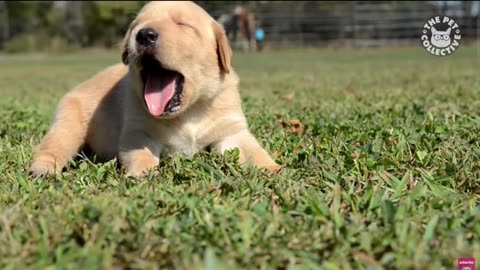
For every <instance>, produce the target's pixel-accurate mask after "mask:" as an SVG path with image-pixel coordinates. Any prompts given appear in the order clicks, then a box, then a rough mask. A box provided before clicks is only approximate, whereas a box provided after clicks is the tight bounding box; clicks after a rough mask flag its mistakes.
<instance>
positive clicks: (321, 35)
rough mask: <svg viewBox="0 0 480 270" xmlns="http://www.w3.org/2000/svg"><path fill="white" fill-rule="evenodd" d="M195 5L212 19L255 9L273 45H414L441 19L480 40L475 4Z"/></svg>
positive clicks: (475, 2)
mask: <svg viewBox="0 0 480 270" xmlns="http://www.w3.org/2000/svg"><path fill="white" fill-rule="evenodd" d="M198 2H199V4H200V5H203V6H204V7H205V8H206V9H207V10H208V11H209V12H210V14H212V15H213V16H214V17H215V18H218V17H219V16H220V15H221V14H222V13H225V12H226V11H228V9H229V8H233V7H234V6H235V5H237V4H243V5H245V6H247V8H249V9H250V10H255V12H254V13H255V17H256V19H257V23H260V25H261V27H262V28H263V29H264V31H265V36H266V42H268V43H269V44H270V45H271V46H281V45H295V46H328V45H333V46H349V47H364V46H391V45H410V44H418V43H419V42H420V36H421V31H422V27H423V25H424V24H425V23H426V21H427V20H428V19H429V18H431V17H434V16H439V15H445V16H449V17H452V18H454V19H455V21H456V22H457V23H458V24H459V25H460V29H461V34H462V40H467V41H468V40H478V39H479V37H480V32H479V29H480V27H479V26H480V19H479V15H478V13H479V11H478V9H479V5H480V4H479V1H457V2H453V1H435V2H433V1H432V2H422V1H418V2H417V1H406V2H397V1H375V2H373V1H349V2H344V1H330V2H329V1H327V2H314V1H311V2H310V1H299V2H274V3H272V2H271V1H260V2H255V3H240V2H237V3H228V2H225V3H224V5H225V7H224V8H223V9H219V8H215V7H209V6H208V2H207V1H198ZM217 2H218V1H217ZM262 2H263V3H262Z"/></svg>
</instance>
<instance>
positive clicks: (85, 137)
mask: <svg viewBox="0 0 480 270" xmlns="http://www.w3.org/2000/svg"><path fill="white" fill-rule="evenodd" d="M179 23H181V24H179ZM184 24H188V25H189V26H185V25H184ZM144 27H151V28H153V29H155V30H156V31H157V32H158V33H159V36H160V41H159V42H158V44H157V45H156V47H155V56H156V58H157V59H158V60H159V61H160V62H161V63H162V65H164V67H166V68H168V69H172V70H177V71H179V72H180V73H182V74H183V75H184V77H185V83H184V96H183V99H182V106H181V109H180V110H179V111H177V112H175V113H173V114H172V115H170V116H160V117H153V116H151V115H150V114H149V113H148V110H147V109H146V106H145V104H144V102H143V86H142V85H143V83H142V80H141V78H140V76H139V67H138V64H137V63H136V61H135V60H136V57H137V56H138V55H137V47H136V41H135V36H136V33H138V31H139V30H140V29H142V28H144ZM123 46H124V47H123V48H122V49H123V50H122V61H123V62H124V64H125V65H122V64H117V65H114V66H111V67H109V68H107V69H105V70H104V71H102V72H100V73H98V74H97V75H95V76H93V77H92V78H91V79H89V80H87V81H85V82H83V83H81V84H80V85H78V86H77V87H76V88H74V89H73V90H72V91H70V92H69V93H67V94H66V95H65V96H64V97H63V98H62V100H61V101H60V103H59V105H58V108H57V111H56V113H55V119H54V122H53V124H52V126H51V128H50V130H49V131H48V133H47V135H46V136H45V138H44V139H43V141H42V142H41V144H40V145H39V146H38V147H37V148H36V151H35V154H34V160H33V164H32V165H31V167H30V171H31V172H32V173H33V174H35V175H45V174H53V173H58V172H60V171H61V170H62V168H63V167H64V166H65V165H66V163H67V162H68V160H69V159H70V158H72V157H73V156H74V155H75V154H76V153H77V152H78V151H79V150H81V149H82V147H84V146H88V147H89V148H90V149H91V150H93V152H94V153H95V154H96V155H97V156H98V157H100V158H101V159H104V160H108V159H112V158H114V157H118V158H119V160H120V163H121V164H122V166H123V167H124V168H125V169H126V172H127V175H130V176H141V175H143V174H144V173H146V172H147V171H149V170H150V169H152V168H153V167H155V166H156V165H158V162H159V157H160V156H161V155H169V154H175V153H179V152H181V153H185V154H187V155H188V156H192V155H193V154H195V153H196V152H198V151H200V150H202V149H205V148H206V147H207V146H213V148H214V149H216V150H218V151H220V152H222V153H223V152H224V151H226V150H229V149H232V148H236V147H238V148H239V150H240V162H241V163H242V164H252V165H255V166H257V167H260V168H266V169H268V170H269V171H270V172H276V171H278V170H279V169H280V166H279V165H278V164H276V163H275V162H274V161H273V160H272V159H271V158H270V156H269V155H268V153H267V152H266V151H265V150H264V149H263V148H262V147H261V146H260V145H259V143H258V142H257V140H256V139H255V137H254V136H253V135H252V134H251V133H250V131H249V130H248V124H247V121H246V119H245V116H244V114H243V110H242V106H241V99H240V95H239V92H238V77H237V75H236V73H235V71H234V70H233V68H232V66H231V57H232V51H231V48H230V46H229V44H228V41H227V39H226V36H225V33H224V31H223V28H222V27H221V26H220V25H219V24H218V23H217V22H215V21H214V19H213V18H212V17H210V16H209V15H208V14H207V13H206V12H205V11H204V10H203V9H201V8H200V7H199V6H197V5H196V4H194V3H193V2H168V1H164V2H150V3H148V4H147V5H145V7H144V8H143V9H142V10H141V11H140V13H139V15H138V16H137V18H136V19H135V20H134V21H133V22H132V23H131V25H130V29H129V30H128V32H127V34H126V36H125V40H124V42H123Z"/></svg>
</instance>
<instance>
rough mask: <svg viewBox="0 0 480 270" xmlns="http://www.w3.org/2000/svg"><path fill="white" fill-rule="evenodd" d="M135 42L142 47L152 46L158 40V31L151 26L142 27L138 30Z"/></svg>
mask: <svg viewBox="0 0 480 270" xmlns="http://www.w3.org/2000/svg"><path fill="white" fill-rule="evenodd" d="M135 40H136V41H137V43H138V44H139V45H141V46H144V47H147V48H148V47H151V46H153V45H154V44H155V43H156V42H157V40H158V33H157V32H156V31H155V30H153V29H152V28H143V29H141V30H140V31H138V34H137V36H136V38H135Z"/></svg>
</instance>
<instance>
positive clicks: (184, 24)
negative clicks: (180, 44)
mask: <svg viewBox="0 0 480 270" xmlns="http://www.w3.org/2000/svg"><path fill="white" fill-rule="evenodd" d="M177 24H178V25H180V26H186V27H190V28H193V26H191V25H190V24H188V23H185V22H177Z"/></svg>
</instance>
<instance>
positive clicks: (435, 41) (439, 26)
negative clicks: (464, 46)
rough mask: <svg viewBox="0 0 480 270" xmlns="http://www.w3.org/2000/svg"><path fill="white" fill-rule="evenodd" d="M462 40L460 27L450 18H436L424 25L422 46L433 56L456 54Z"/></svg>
mask: <svg viewBox="0 0 480 270" xmlns="http://www.w3.org/2000/svg"><path fill="white" fill-rule="evenodd" d="M461 38H462V35H461V34H460V27H459V26H458V24H457V23H456V22H455V20H454V19H452V18H450V17H447V16H436V17H433V18H430V19H429V20H428V21H427V22H426V23H425V24H424V25H423V30H422V36H421V40H422V46H423V47H424V48H425V50H427V52H429V53H431V54H433V55H438V56H447V55H450V54H452V53H454V52H455V51H456V50H457V49H458V46H459V45H460V39H461Z"/></svg>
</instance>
